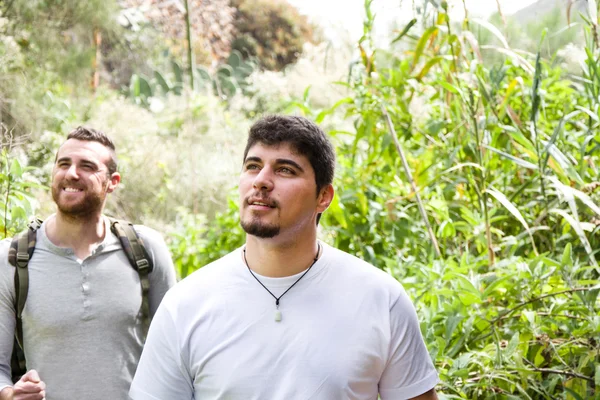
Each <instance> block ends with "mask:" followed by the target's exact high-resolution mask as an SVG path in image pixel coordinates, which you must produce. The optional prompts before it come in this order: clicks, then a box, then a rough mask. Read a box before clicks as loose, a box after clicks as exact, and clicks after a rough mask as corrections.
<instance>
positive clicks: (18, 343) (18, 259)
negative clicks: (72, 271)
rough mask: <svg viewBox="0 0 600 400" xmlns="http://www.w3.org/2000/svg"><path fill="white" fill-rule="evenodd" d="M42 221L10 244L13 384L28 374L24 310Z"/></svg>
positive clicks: (30, 224) (30, 227) (37, 222)
mask: <svg viewBox="0 0 600 400" xmlns="http://www.w3.org/2000/svg"><path fill="white" fill-rule="evenodd" d="M41 225H42V220H40V219H33V220H32V221H31V222H30V223H29V226H28V228H27V229H26V230H24V231H23V232H21V233H19V234H17V235H16V236H15V237H14V238H13V239H12V242H11V244H10V249H9V251H8V262H9V263H10V264H11V265H13V266H14V267H15V268H16V270H15V301H14V307H15V320H16V321H15V340H14V344H13V352H12V357H11V373H12V379H13V382H17V381H18V380H19V379H20V378H21V376H22V375H23V374H25V372H27V366H26V360H25V352H24V350H23V348H24V347H23V319H22V315H23V309H24V308H25V301H26V300H27V291H28V289H29V270H28V269H27V266H28V264H29V260H30V259H31V257H32V256H33V252H34V250H35V243H36V235H37V230H38V229H39V227H40V226H41Z"/></svg>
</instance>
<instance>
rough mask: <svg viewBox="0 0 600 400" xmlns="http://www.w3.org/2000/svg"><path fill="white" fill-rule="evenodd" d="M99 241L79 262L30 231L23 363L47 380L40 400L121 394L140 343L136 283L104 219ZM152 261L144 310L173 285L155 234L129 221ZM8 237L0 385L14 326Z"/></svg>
mask: <svg viewBox="0 0 600 400" xmlns="http://www.w3.org/2000/svg"><path fill="white" fill-rule="evenodd" d="M105 226H106V232H107V233H106V236H105V239H104V241H103V242H102V243H101V244H100V245H99V246H98V247H97V248H96V249H95V250H94V251H93V252H92V254H91V255H90V256H89V257H87V258H86V259H84V260H79V259H77V258H76V256H75V254H74V252H73V250H72V249H68V248H60V247H57V246H55V245H54V244H52V243H51V242H50V240H49V239H48V237H47V236H46V231H45V227H46V225H45V223H44V224H42V226H41V228H40V229H39V230H38V231H37V243H36V248H35V252H34V255H33V257H32V259H31V261H30V262H29V291H28V296H27V302H26V304H25V309H24V310H23V342H24V348H25V356H26V359H27V368H28V369H35V370H37V371H38V372H39V374H40V378H41V379H42V380H43V381H44V382H45V383H46V400H70V399H82V400H83V399H85V400H94V399H98V400H100V399H103V400H104V399H111V400H113V399H114V400H119V399H127V398H128V396H127V392H128V390H129V386H130V384H131V381H132V379H133V375H134V374H135V369H136V366H137V363H138V361H139V358H140V354H141V352H142V346H143V329H142V324H141V322H142V321H141V318H140V316H141V314H140V306H141V301H142V298H141V288H140V280H139V276H138V273H137V272H136V271H135V270H134V269H133V268H132V267H131V264H130V263H129V261H128V259H127V256H126V255H125V252H124V251H123V250H122V248H121V244H120V242H119V239H118V238H117V237H116V236H115V235H113V234H112V232H111V231H110V229H109V226H108V221H107V220H105ZM135 229H136V231H137V232H138V234H139V235H140V236H141V237H142V239H143V240H144V243H145V244H146V247H147V248H148V250H149V253H150V257H151V258H152V261H153V262H154V270H153V271H152V273H150V275H149V280H150V296H149V302H150V313H151V315H153V314H154V312H155V311H156V309H157V308H158V305H159V303H160V301H161V300H162V298H163V296H164V294H165V293H166V292H167V290H168V289H169V288H170V287H171V286H173V285H174V284H175V280H176V279H175V271H174V268H173V263H172V261H171V256H170V254H169V251H168V249H167V246H166V244H165V242H164V240H163V239H162V237H161V235H160V234H159V233H158V232H156V231H154V230H152V229H150V228H147V227H144V226H136V227H135ZM9 247H10V240H8V239H7V240H3V241H2V242H0V390H2V389H3V388H4V387H6V386H11V385H12V382H11V375H10V357H11V352H12V347H13V337H14V329H15V310H14V306H13V302H14V297H15V289H14V271H15V268H14V267H13V266H12V265H10V264H9V263H8V249H9Z"/></svg>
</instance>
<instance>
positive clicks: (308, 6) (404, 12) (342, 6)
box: [288, 0, 536, 41]
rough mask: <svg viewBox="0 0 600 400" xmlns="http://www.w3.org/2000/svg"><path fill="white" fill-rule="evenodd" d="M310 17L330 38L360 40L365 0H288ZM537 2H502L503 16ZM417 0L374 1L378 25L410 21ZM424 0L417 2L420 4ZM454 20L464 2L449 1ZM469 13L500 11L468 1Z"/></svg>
mask: <svg viewBox="0 0 600 400" xmlns="http://www.w3.org/2000/svg"><path fill="white" fill-rule="evenodd" d="M288 1H289V3H291V4H293V5H294V6H296V8H298V9H299V10H300V12H301V13H303V14H306V15H308V16H309V17H310V18H311V19H312V20H313V21H314V22H316V23H318V24H319V25H321V26H323V25H324V30H325V34H326V36H330V35H335V33H334V31H335V30H338V31H339V29H340V28H341V29H343V30H346V31H348V32H349V33H350V37H351V39H352V40H353V41H354V40H356V39H358V38H359V37H360V35H361V32H362V21H363V16H364V9H363V5H364V0H288ZM535 1H536V0H499V2H500V7H501V8H502V13H503V14H505V15H510V14H512V13H514V12H516V11H518V10H519V9H521V8H523V7H526V6H528V5H530V4H532V3H534V2H535ZM414 2H415V0H374V1H373V5H372V10H373V12H375V14H376V18H375V29H377V26H378V25H379V26H389V25H390V24H391V23H393V22H394V21H399V22H402V21H409V20H410V19H411V18H412V15H413V14H412V9H413V3H414ZM421 2H422V0H419V1H416V3H417V4H419V3H421ZM448 4H449V6H450V14H451V15H452V17H453V18H458V19H460V18H462V17H463V16H464V9H463V3H462V0H448ZM466 5H467V11H468V13H469V15H470V16H471V17H473V16H479V17H487V16H489V15H490V14H492V13H494V12H496V11H497V10H498V6H497V3H496V0H466Z"/></svg>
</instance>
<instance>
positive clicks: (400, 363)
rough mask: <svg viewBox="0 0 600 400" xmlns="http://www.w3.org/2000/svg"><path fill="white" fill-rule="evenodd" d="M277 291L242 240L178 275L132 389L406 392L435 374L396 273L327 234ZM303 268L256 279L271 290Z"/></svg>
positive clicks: (318, 394) (371, 395) (298, 395)
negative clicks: (316, 252) (255, 270)
mask: <svg viewBox="0 0 600 400" xmlns="http://www.w3.org/2000/svg"><path fill="white" fill-rule="evenodd" d="M323 247H324V251H323V254H322V256H321V258H320V259H319V261H318V262H317V263H316V264H315V265H314V266H313V267H312V269H311V270H310V271H309V272H308V274H307V275H306V276H305V277H304V278H302V280H301V281H300V282H298V284H297V285H296V286H294V287H293V288H292V289H291V290H290V291H289V292H288V293H286V294H285V295H284V296H283V297H282V298H281V301H280V307H279V309H280V311H281V313H282V320H281V322H275V320H274V314H275V309H276V308H275V300H274V299H273V297H271V295H270V294H269V293H268V292H267V291H266V290H265V289H264V288H262V287H261V286H260V285H259V283H258V282H256V280H255V279H254V278H253V277H252V276H251V275H250V272H249V271H248V269H247V267H246V266H245V264H244V263H243V260H242V257H241V249H238V250H236V251H234V252H232V253H230V254H229V255H227V256H225V257H223V258H222V259H220V260H218V261H216V262H214V263H212V264H210V265H208V266H206V267H204V268H202V269H200V270H199V271H197V272H195V273H193V274H192V275H190V276H189V277H188V278H186V279H184V280H183V281H181V282H180V283H178V284H177V285H176V286H175V287H174V288H173V289H171V290H170V291H169V292H168V293H167V295H166V296H165V298H164V300H163V302H162V303H161V305H160V307H159V309H158V311H157V313H156V315H155V317H154V320H153V321H152V325H151V327H150V333H149V336H148V339H147V341H146V345H145V347H144V351H143V353H142V357H141V360H140V364H139V365H138V369H137V372H136V375H135V377H134V380H133V383H132V387H131V390H130V393H129V395H130V396H131V397H132V398H133V399H134V400H146V399H159V400H172V399H178V400H184V399H202V400H204V399H228V400H236V399H240V400H241V399H243V400H251V399H255V400H259V399H261V400H264V399H273V400H276V399H282V400H283V399H285V400H289V399H294V400H301V399H313V400H316V399H322V400H331V399H356V400H358V399H368V400H375V399H377V394H378V393H379V394H380V396H381V398H382V399H384V400H385V399H409V398H412V397H415V396H418V395H420V394H422V393H424V392H427V391H428V390H430V389H432V388H433V387H434V386H435V384H436V383H437V381H438V376H437V373H436V371H435V368H434V366H433V364H432V362H431V359H430V357H429V354H428V353H427V349H426V347H425V344H424V343H423V339H422V336H421V333H420V330H419V324H418V320H417V316H416V313H415V310H414V307H413V305H412V303H411V301H410V299H409V298H408V296H407V295H406V293H405V291H404V289H403V288H402V286H401V285H400V284H399V283H398V282H397V281H396V280H395V279H393V278H392V277H391V276H389V275H388V274H386V273H385V272H383V271H381V270H378V269H377V268H375V267H373V266H371V265H369V264H367V263H366V262H364V261H362V260H359V259H357V258H356V257H353V256H351V255H349V254H346V253H344V252H342V251H339V250H337V249H334V248H333V247H330V246H327V245H324V246H323ZM298 277H299V275H296V276H292V277H286V278H266V277H260V280H261V281H262V282H263V283H264V284H265V285H266V286H267V287H268V288H269V289H270V290H271V291H272V292H273V293H274V294H275V295H276V296H279V295H280V294H281V293H283V292H284V291H285V290H286V289H287V288H288V287H289V286H290V285H291V284H292V283H294V282H295V281H296V279H297V278H298Z"/></svg>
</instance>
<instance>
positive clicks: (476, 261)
mask: <svg viewBox="0 0 600 400" xmlns="http://www.w3.org/2000/svg"><path fill="white" fill-rule="evenodd" d="M365 3H366V5H367V10H366V11H367V20H366V23H365V31H364V36H363V38H361V40H360V42H359V49H360V51H361V62H360V63H358V64H356V65H354V67H353V68H352V71H351V73H350V75H349V80H348V84H347V86H348V88H349V89H351V90H352V94H351V95H350V96H349V97H348V98H346V99H343V100H341V101H339V102H338V103H336V104H335V105H334V106H333V107H332V108H331V109H330V110H314V109H311V107H310V106H309V105H308V104H307V103H306V102H304V103H299V104H298V106H299V107H300V110H301V111H302V112H303V113H304V114H305V115H308V116H309V117H311V118H313V119H315V120H317V121H323V120H324V118H327V116H328V115H330V114H332V113H334V112H335V110H336V109H340V108H343V109H344V110H345V111H346V118H347V119H349V120H351V121H352V122H353V124H354V129H353V130H352V131H351V132H348V131H346V130H339V129H337V130H332V131H330V134H332V137H333V139H334V141H335V142H336V144H337V153H338V173H337V178H336V183H335V186H336V187H337V193H336V197H335V200H334V202H333V204H332V205H331V206H330V208H329V210H328V211H327V212H326V213H325V214H324V217H323V219H322V224H323V232H322V234H321V236H322V237H323V238H324V239H325V240H326V241H327V242H330V243H332V244H334V245H335V246H336V247H338V248H340V249H342V250H345V251H348V252H350V253H352V254H356V255H358V256H359V257H362V258H364V259H365V260H367V261H369V262H371V263H373V264H374V265H376V266H378V267H379V268H382V269H384V270H386V271H388V272H389V273H390V274H392V275H393V276H395V277H397V278H398V279H399V280H400V281H401V282H402V283H403V285H404V286H405V288H406V289H407V290H408V292H409V293H410V294H411V297H412V298H413V299H415V300H416V304H417V308H418V313H419V315H420V316H421V318H422V329H423V332H424V334H425V338H426V342H427V343H429V344H430V351H431V355H432V357H434V358H435V360H436V364H437V366H438V370H439V372H440V374H441V377H442V384H441V387H440V391H441V392H442V394H441V396H440V397H441V398H446V399H459V398H464V399H475V398H477V399H479V398H482V399H522V398H525V399H584V398H585V399H587V398H595V396H597V389H596V387H597V385H598V384H600V381H599V377H600V372H599V370H598V365H600V343H599V342H598V337H599V335H600V317H599V316H598V311H597V310H598V309H599V307H600V301H599V299H598V294H599V292H600V281H599V279H598V277H599V273H600V270H599V268H598V265H597V261H596V249H597V248H598V245H599V244H600V243H599V237H598V231H599V229H598V226H599V222H598V221H600V219H599V216H600V207H598V205H597V204H598V195H597V193H596V192H595V190H596V189H597V187H599V186H600V183H598V182H597V176H598V171H597V167H596V166H597V165H598V162H599V161H600V160H598V152H597V148H598V146H600V136H598V133H597V132H598V129H597V128H598V124H599V123H600V116H599V115H598V110H599V109H600V107H599V106H598V99H599V97H598V93H600V91H599V90H600V89H598V88H600V79H599V78H598V77H599V76H600V74H598V73H597V65H598V62H599V61H600V50H599V49H598V46H597V43H596V42H595V36H594V32H596V28H597V26H596V25H595V21H592V23H591V28H590V31H589V32H590V33H589V36H588V37H589V40H588V45H587V55H588V57H587V60H586V68H585V70H584V71H583V75H582V76H581V77H576V78H571V77H566V76H564V75H563V71H562V70H561V69H560V68H556V67H555V66H554V65H553V64H552V60H550V61H548V60H545V59H542V58H541V57H540V54H538V56H537V57H536V56H535V55H533V56H531V55H528V54H526V53H521V52H519V51H517V50H513V49H512V48H510V47H509V46H507V45H503V46H501V47H500V46H492V47H490V48H489V49H490V50H492V51H497V52H500V53H502V54H503V55H506V56H507V57H505V58H502V59H500V64H498V63H495V64H486V62H485V59H483V58H481V57H480V54H481V48H480V46H479V43H477V41H476V40H473V38H474V35H473V34H472V33H471V32H470V31H469V26H470V25H469V24H466V25H465V28H464V29H463V30H455V29H454V28H453V27H452V25H451V24H450V20H449V17H448V14H447V13H446V10H445V9H444V8H443V4H442V6H440V7H438V8H437V9H436V15H435V19H434V23H433V24H432V25H431V26H428V27H426V29H424V31H423V32H422V33H421V34H419V35H417V36H413V33H412V32H411V26H408V27H407V29H406V31H403V32H402V34H400V35H399V36H398V37H397V38H396V41H401V42H403V43H404V45H405V47H406V48H408V51H405V52H402V53H401V54H398V53H394V52H386V51H385V50H382V49H375V48H374V46H373V41H372V40H371V37H370V34H371V28H372V24H373V16H372V15H371V13H370V12H369V8H368V6H369V5H370V1H366V2H365ZM484 26H488V28H490V27H489V25H484ZM491 29H492V30H493V27H492V28H491ZM498 33H499V31H498V30H497V29H496V30H494V33H493V34H494V35H497V34H498ZM499 39H500V40H501V41H502V40H503V39H504V38H503V37H502V36H501V34H500V37H499ZM542 39H543V38H542ZM505 42H506V40H505V39H504V41H503V43H505ZM388 117H389V119H388ZM395 139H397V141H396V140H395ZM401 154H404V155H405V158H406V165H404V163H403V161H402V157H401V156H400V155H401ZM408 172H410V175H408ZM409 176H412V180H411V178H410V177H409ZM415 187H416V188H417V190H418V194H419V196H418V197H417V195H416V193H415V192H414V189H413V188H415ZM419 206H422V207H423V209H424V210H425V213H426V216H425V218H426V220H424V218H423V216H422V214H421V213H420V212H419V208H420V207H419ZM220 223H223V224H225V225H224V226H227V227H230V226H231V224H232V220H231V219H228V220H226V221H220ZM428 225H431V227H432V229H431V231H429V229H428ZM206 246H207V247H208V248H211V249H213V248H215V247H218V246H219V245H218V244H216V242H212V241H209V242H208V243H206ZM436 247H437V248H439V254H437V251H436ZM230 250H231V249H230ZM215 256H217V254H215ZM209 260H212V259H209Z"/></svg>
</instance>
